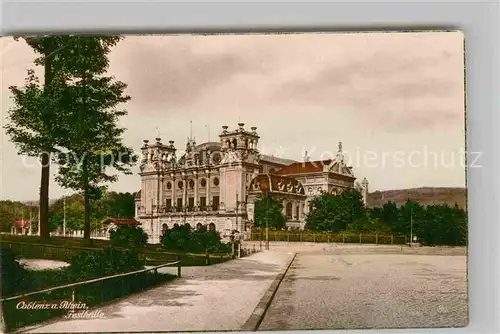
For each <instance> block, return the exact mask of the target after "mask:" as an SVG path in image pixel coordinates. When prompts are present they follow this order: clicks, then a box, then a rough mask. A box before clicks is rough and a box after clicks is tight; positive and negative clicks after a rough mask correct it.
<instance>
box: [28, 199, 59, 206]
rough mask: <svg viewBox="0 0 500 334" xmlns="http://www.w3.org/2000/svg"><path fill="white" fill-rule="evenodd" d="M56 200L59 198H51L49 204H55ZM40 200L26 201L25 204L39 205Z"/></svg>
mask: <svg viewBox="0 0 500 334" xmlns="http://www.w3.org/2000/svg"><path fill="white" fill-rule="evenodd" d="M56 201H57V199H52V198H51V199H49V205H52V204H54V203H55V202H56ZM38 202H39V201H24V202H23V204H24V205H28V206H38Z"/></svg>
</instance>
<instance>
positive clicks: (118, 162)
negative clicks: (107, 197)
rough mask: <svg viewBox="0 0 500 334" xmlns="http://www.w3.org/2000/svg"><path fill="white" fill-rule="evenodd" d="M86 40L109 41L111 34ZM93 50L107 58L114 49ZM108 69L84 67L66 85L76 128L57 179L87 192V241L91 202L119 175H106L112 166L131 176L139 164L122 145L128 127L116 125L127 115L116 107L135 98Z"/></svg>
mask: <svg viewBox="0 0 500 334" xmlns="http://www.w3.org/2000/svg"><path fill="white" fill-rule="evenodd" d="M87 38H89V39H92V41H93V42H95V43H99V42H102V43H103V44H104V43H106V41H107V38H108V37H87ZM112 41H113V42H115V39H113V40H112ZM94 51H95V52H97V53H99V56H100V57H102V58H106V57H107V54H108V53H109V51H110V49H109V48H107V49H106V48H101V49H97V50H94ZM92 56H93V55H92V54H91V55H90V57H92ZM106 69H107V63H106V66H104V67H101V68H94V67H93V66H91V65H90V64H89V66H88V67H85V66H82V67H81V68H80V69H79V71H76V72H75V73H73V80H72V81H68V82H66V83H65V89H64V90H63V93H62V98H61V104H60V108H61V109H63V110H65V115H67V119H68V121H69V123H68V124H71V126H69V125H68V126H67V128H66V131H67V132H66V136H65V138H64V140H63V141H62V145H63V147H65V148H66V151H65V152H64V153H65V154H64V155H59V156H58V163H59V165H60V168H59V175H58V176H57V177H56V180H57V181H58V182H59V183H60V184H61V185H62V186H63V187H65V188H71V189H74V190H79V191H82V192H83V196H84V239H87V240H90V210H89V208H90V202H91V201H95V200H97V199H99V198H100V196H101V195H102V192H103V190H104V189H105V188H106V187H105V185H102V184H103V183H108V182H114V181H116V180H117V178H118V177H117V175H110V174H107V173H106V172H107V169H108V167H112V168H114V169H115V170H117V171H119V172H122V173H125V174H130V167H131V166H132V165H133V164H134V163H135V157H134V156H133V150H132V149H131V148H129V147H126V146H124V145H123V143H122V139H121V135H122V134H123V132H124V131H125V129H124V128H120V127H119V126H118V125H117V121H118V119H119V117H121V116H124V115H126V114H127V112H126V111H125V110H120V109H118V108H117V107H118V106H119V105H120V104H122V103H125V102H127V101H128V100H129V99H130V97H129V96H127V95H125V94H124V91H125V88H126V84H124V83H123V82H120V81H114V79H113V78H112V77H106V76H104V73H105V71H106Z"/></svg>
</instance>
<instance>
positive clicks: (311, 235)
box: [250, 230, 408, 245]
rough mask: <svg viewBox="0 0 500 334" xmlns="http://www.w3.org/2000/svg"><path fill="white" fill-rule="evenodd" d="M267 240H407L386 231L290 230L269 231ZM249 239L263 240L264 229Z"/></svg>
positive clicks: (395, 242) (364, 241)
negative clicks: (336, 231)
mask: <svg viewBox="0 0 500 334" xmlns="http://www.w3.org/2000/svg"><path fill="white" fill-rule="evenodd" d="M268 235H269V241H287V242H318V243H319V242H324V243H358V244H385V245H404V244H406V243H407V242H408V238H407V236H405V235H394V234H388V233H347V232H345V233H330V232H290V231H269V233H268ZM250 240H251V241H265V240H266V232H265V230H253V231H252V233H251V234H250Z"/></svg>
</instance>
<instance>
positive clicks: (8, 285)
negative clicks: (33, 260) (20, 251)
mask: <svg viewBox="0 0 500 334" xmlns="http://www.w3.org/2000/svg"><path fill="white" fill-rule="evenodd" d="M0 258H1V260H2V266H1V268H0V270H1V271H2V286H1V287H0V288H1V291H2V293H1V295H2V296H8V295H10V294H13V293H15V292H19V291H23V290H26V289H29V287H30V284H31V282H32V280H31V277H30V276H31V275H30V272H29V271H27V270H25V269H24V268H23V267H22V266H21V265H20V264H19V262H17V261H16V257H15V254H14V252H12V250H11V249H10V248H9V247H6V246H4V245H2V247H1V248H0Z"/></svg>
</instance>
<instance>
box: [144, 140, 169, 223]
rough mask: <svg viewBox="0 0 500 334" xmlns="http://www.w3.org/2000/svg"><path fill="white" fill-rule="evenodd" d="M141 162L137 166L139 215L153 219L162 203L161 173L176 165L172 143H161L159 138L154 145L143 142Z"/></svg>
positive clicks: (147, 141) (146, 141)
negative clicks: (139, 189)
mask: <svg viewBox="0 0 500 334" xmlns="http://www.w3.org/2000/svg"><path fill="white" fill-rule="evenodd" d="M141 152H142V160H141V164H140V166H139V168H140V173H139V175H140V176H141V180H142V185H141V204H142V206H141V208H139V213H140V214H148V215H151V217H153V216H154V215H155V214H157V213H158V209H159V207H160V203H162V201H163V199H162V193H163V190H162V188H163V184H162V182H161V179H162V175H163V173H164V172H165V171H166V170H168V169H172V168H174V167H175V165H176V163H177V162H176V160H177V159H176V156H175V152H176V149H175V146H174V142H173V141H172V140H171V141H169V144H168V145H165V144H163V143H162V142H161V138H156V142H155V143H154V144H152V145H151V144H149V140H144V144H143V146H142V147H141Z"/></svg>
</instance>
